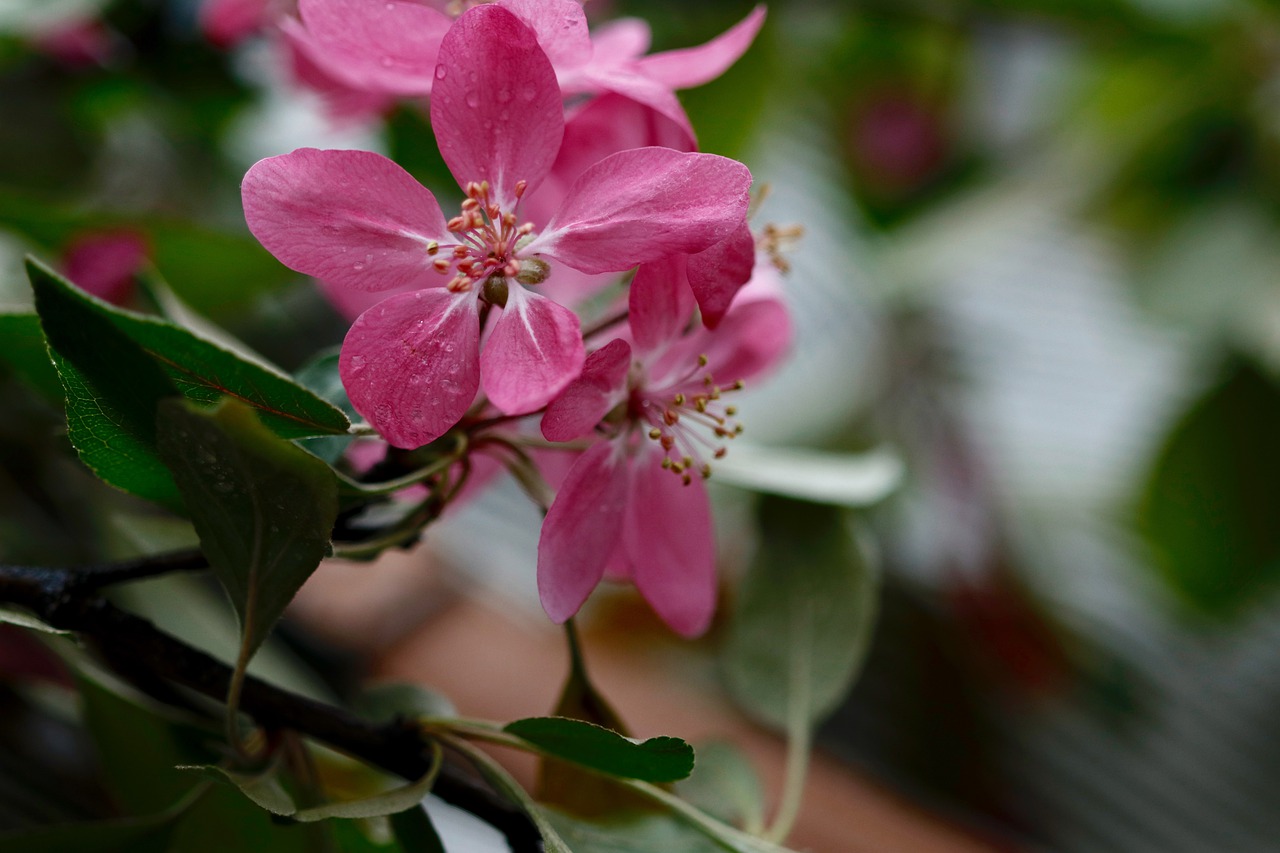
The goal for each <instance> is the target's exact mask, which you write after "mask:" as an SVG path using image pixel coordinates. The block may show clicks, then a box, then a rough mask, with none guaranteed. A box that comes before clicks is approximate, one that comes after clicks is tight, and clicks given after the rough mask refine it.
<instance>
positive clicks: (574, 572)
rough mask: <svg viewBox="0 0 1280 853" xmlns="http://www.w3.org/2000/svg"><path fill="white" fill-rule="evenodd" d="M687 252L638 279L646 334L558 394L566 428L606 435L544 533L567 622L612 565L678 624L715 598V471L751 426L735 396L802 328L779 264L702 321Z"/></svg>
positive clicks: (691, 628) (544, 569) (563, 437)
mask: <svg viewBox="0 0 1280 853" xmlns="http://www.w3.org/2000/svg"><path fill="white" fill-rule="evenodd" d="M686 263H687V261H686V260H685V259H684V258H680V257H677V258H670V259H666V260H663V261H660V262H658V263H653V264H646V265H644V266H642V267H640V269H639V270H638V271H637V273H636V277H635V280H634V281H633V282H632V286H631V296H630V304H631V310H630V325H631V331H632V336H633V338H634V343H633V344H632V343H628V342H627V341H625V340H614V341H612V342H610V343H609V344H608V345H606V346H604V347H603V348H601V349H599V350H597V351H596V352H593V353H592V354H591V355H590V356H589V357H588V358H587V360H586V364H585V365H584V367H583V370H582V375H581V376H580V377H579V378H578V379H577V380H576V381H575V382H574V383H573V384H571V385H570V386H569V387H568V388H567V389H565V391H564V393H563V394H561V395H560V397H558V398H557V399H556V400H555V401H554V402H552V404H551V405H550V406H548V407H547V412H546V414H545V415H544V416H543V420H542V432H543V435H545V436H546V437H547V438H548V439H551V440H552V441H570V440H573V439H577V438H580V437H582V436H585V435H591V434H600V435H602V436H603V437H604V438H605V440H603V441H601V442H600V443H598V444H596V445H594V446H593V447H591V448H590V449H589V450H587V451H586V452H585V453H584V454H583V455H582V456H581V457H579V458H578V460H577V461H576V462H575V463H574V465H573V467H572V468H571V469H570V471H569V473H568V475H567V476H566V478H565V480H564V482H563V484H562V485H561V487H560V489H559V491H558V493H557V495H556V499H555V501H554V502H553V503H552V505H551V508H550V510H549V511H548V513H547V517H546V520H545V521H544V522H543V526H542V536H541V539H540V541H539V543H538V592H539V594H540V596H541V598H542V605H543V608H544V609H545V610H546V611H547V614H548V615H549V616H550V617H551V618H552V619H553V620H554V621H556V622H563V621H564V620H566V619H568V618H569V617H570V616H572V615H573V614H574V613H576V612H577V611H578V608H579V607H581V606H582V603H583V602H584V601H585V600H586V598H587V596H588V595H589V594H590V593H591V591H592V590H593V589H594V588H595V587H596V585H597V584H598V583H599V582H600V580H601V578H602V577H603V576H604V575H605V573H606V570H608V571H609V572H610V573H611V574H613V575H616V576H618V577H621V578H626V579H630V580H631V581H633V582H634V583H635V585H636V587H637V588H638V589H639V590H640V593H641V595H643V596H644V597H645V599H646V600H647V601H648V602H649V604H650V606H652V607H653V609H654V610H655V611H656V612H657V613H658V615H659V616H661V617H662V619H663V620H664V621H665V622H666V623H667V624H668V625H670V626H671V628H672V629H673V630H675V631H676V632H678V633H680V634H682V635H684V636H696V635H698V634H700V633H702V632H703V631H705V630H706V628H707V625H708V624H709V623H710V621H711V616H712V613H713V612H714V610H715V590H716V583H715V543H714V541H713V536H712V524H711V510H710V507H709V505H708V502H707V494H706V490H705V488H704V486H703V483H702V480H703V479H704V478H705V477H707V476H709V475H710V471H711V469H710V462H709V459H710V458H717V457H719V456H722V455H723V454H724V452H725V447H724V444H725V442H726V441H727V440H728V439H730V438H732V437H733V436H734V435H735V434H736V433H737V432H739V431H740V430H741V427H740V425H739V424H737V423H736V421H735V416H736V410H735V409H734V408H733V407H732V406H729V405H726V404H725V402H724V400H723V397H724V395H726V394H727V393H729V392H730V391H731V390H733V389H736V388H738V387H741V384H740V383H741V381H742V380H745V379H750V378H752V377H754V376H757V375H759V374H760V373H762V372H763V371H765V370H766V369H768V368H769V367H771V366H772V365H773V364H775V363H776V362H777V361H778V359H779V358H780V357H781V355H782V354H783V352H784V351H785V350H786V349H787V347H788V345H789V344H790V340H791V325H790V320H789V318H788V315H787V311H786V308H785V306H784V305H783V303H782V302H781V300H780V299H779V298H777V296H776V295H775V294H773V293H772V292H770V291H769V286H768V285H767V283H766V281H765V279H766V278H767V277H768V276H769V275H771V274H772V273H771V268H768V266H767V265H766V264H762V265H761V267H762V269H761V271H760V272H759V273H758V274H757V277H756V283H754V284H752V285H751V286H750V287H749V288H748V289H747V291H746V292H745V293H744V295H743V297H742V298H740V299H739V300H738V301H737V302H735V304H734V306H733V308H732V309H731V310H730V311H729V312H728V313H727V314H726V315H725V317H724V318H723V321H722V322H721V323H720V325H719V327H718V328H717V329H716V330H715V331H714V332H712V331H708V330H707V329H705V328H703V327H702V326H693V327H692V328H690V324H689V320H690V318H691V315H692V314H693V304H692V298H691V296H690V292H689V290H688V289H687V288H686V287H685V286H684V283H683V282H682V280H681V279H682V273H681V270H680V267H681V266H682V265H684V264H686Z"/></svg>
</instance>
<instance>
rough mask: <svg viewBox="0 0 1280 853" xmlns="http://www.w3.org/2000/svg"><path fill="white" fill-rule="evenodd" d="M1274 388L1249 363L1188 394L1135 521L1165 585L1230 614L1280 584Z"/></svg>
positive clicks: (1277, 396) (1278, 420)
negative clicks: (1194, 395) (1191, 397)
mask: <svg viewBox="0 0 1280 853" xmlns="http://www.w3.org/2000/svg"><path fill="white" fill-rule="evenodd" d="M1277 435H1280V387H1277V385H1276V383H1275V382H1274V381H1273V380H1271V379H1270V378H1269V377H1267V376H1265V375H1263V373H1262V372H1261V371H1259V370H1258V368H1256V367H1254V366H1253V365H1251V364H1247V363H1237V364H1234V365H1232V366H1231V367H1230V369H1229V370H1228V372H1227V374H1226V376H1225V378H1224V379H1223V381H1222V382H1220V383H1219V384H1217V385H1216V386H1215V387H1213V388H1211V389H1209V391H1208V392H1207V393H1206V394H1204V396H1202V397H1201V398H1200V399H1199V400H1197V401H1195V402H1194V403H1193V404H1192V405H1191V407H1190V409H1189V410H1188V411H1187V412H1186V414H1185V415H1184V416H1183V417H1182V418H1181V419H1180V420H1179V422H1178V423H1177V424H1176V425H1175V426H1174V427H1173V429H1172V431H1171V433H1170V434H1169V436H1168V438H1167V439H1166V441H1165V444H1164V447H1163V448H1162V449H1161V451H1160V453H1159V455H1158V456H1157V458H1156V460H1155V463H1154V465H1153V467H1152V470H1151V473H1150V475H1149V478H1148V480H1147V483H1146V485H1145V488H1144V490H1143V495H1142V498H1141V501H1140V504H1139V507H1138V513H1137V526H1138V529H1139V531H1141V533H1142V535H1143V536H1144V537H1145V539H1146V540H1147V542H1148V543H1149V544H1150V546H1151V549H1152V556H1153V564H1154V566H1155V568H1156V570H1157V571H1158V572H1159V574H1160V577H1161V578H1162V579H1163V580H1164V582H1165V583H1166V584H1167V585H1168V587H1169V588H1170V589H1171V590H1173V592H1174V593H1176V594H1177V595H1178V596H1179V598H1180V599H1181V600H1182V601H1183V602H1184V603H1185V604H1186V605H1187V606H1188V607H1189V608H1190V609H1191V610H1193V611H1195V612H1198V613H1201V614H1204V615H1208V616H1215V617H1228V616H1231V615H1234V614H1236V613H1238V612H1240V611H1241V610H1242V609H1243V608H1244V607H1246V606H1247V605H1249V604H1252V603H1254V602H1256V601H1258V600H1259V599H1260V598H1262V597H1263V596H1264V595H1266V594H1268V593H1270V592H1273V591H1274V590H1275V589H1276V587H1277V586H1278V585H1280V525H1278V524H1276V520H1275V507H1276V506H1277V504H1280V452H1277V450H1276V447H1277V441H1276V436H1277Z"/></svg>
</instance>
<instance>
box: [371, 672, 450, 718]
mask: <svg viewBox="0 0 1280 853" xmlns="http://www.w3.org/2000/svg"><path fill="white" fill-rule="evenodd" d="M353 705H354V710H355V711H356V712H357V713H359V714H361V715H363V716H365V717H368V718H369V719H371V720H378V721H382V720H391V719H394V718H396V717H453V716H456V715H457V713H458V711H457V709H456V708H455V707H454V705H453V703H452V702H450V701H449V697H447V696H444V695H443V694H441V693H437V692H436V691H434V690H432V689H431V688H429V687H426V686H424V685H421V684H399V683H390V682H388V683H383V684H373V685H370V686H369V687H367V688H365V689H364V690H363V691H362V692H361V693H360V694H359V695H358V696H356V698H355V701H354V703H353Z"/></svg>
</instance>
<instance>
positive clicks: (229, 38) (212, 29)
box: [199, 0, 271, 48]
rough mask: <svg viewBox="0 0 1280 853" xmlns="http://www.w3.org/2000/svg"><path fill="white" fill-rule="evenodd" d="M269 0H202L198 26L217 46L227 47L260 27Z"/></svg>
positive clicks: (264, 20)
mask: <svg viewBox="0 0 1280 853" xmlns="http://www.w3.org/2000/svg"><path fill="white" fill-rule="evenodd" d="M270 3H271V0H204V3H202V4H201V5H200V13H199V20H200V30H201V31H202V32H203V33H204V35H205V38H207V39H208V40H209V41H211V42H213V43H214V44H215V45H217V46H218V47H223V48H225V47H230V46H231V45H233V44H235V43H236V42H238V41H240V40H241V39H243V38H244V37H245V36H248V35H252V34H253V33H255V32H257V31H258V30H259V29H261V28H262V26H263V24H265V23H266V19H267V8H268V6H269V5H270Z"/></svg>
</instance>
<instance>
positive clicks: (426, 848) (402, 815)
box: [391, 805, 445, 853]
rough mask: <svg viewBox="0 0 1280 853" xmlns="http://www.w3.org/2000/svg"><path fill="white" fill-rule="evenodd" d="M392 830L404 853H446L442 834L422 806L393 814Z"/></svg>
mask: <svg viewBox="0 0 1280 853" xmlns="http://www.w3.org/2000/svg"><path fill="white" fill-rule="evenodd" d="M391 829H392V831H393V832H394V833H395V836H396V841H398V842H399V843H400V849H402V850H403V851H404V853H445V849H444V842H443V841H441V840H440V833H438V832H436V828H435V825H434V824H433V823H432V822H431V818H430V817H429V816H428V815H427V810H426V809H425V808H423V807H422V806H420V805H419V806H414V807H413V808H411V809H405V810H404V811H402V812H398V813H396V814H393V815H392V816H391Z"/></svg>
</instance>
